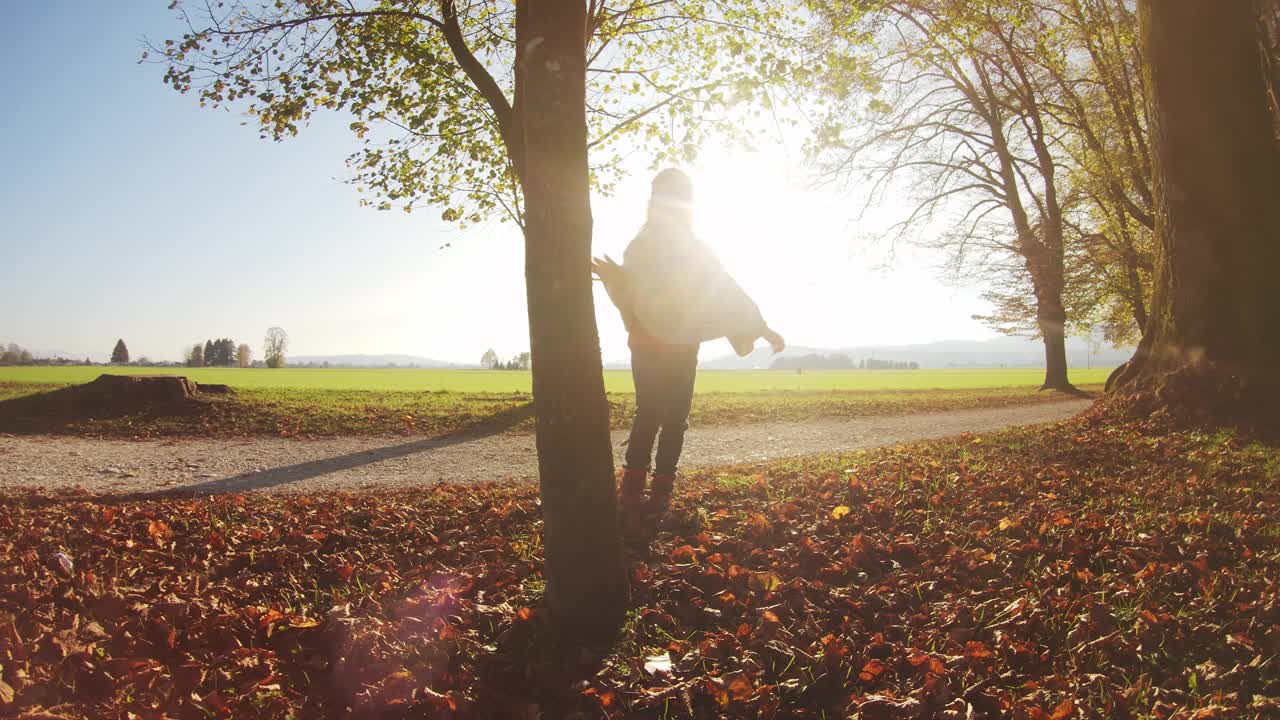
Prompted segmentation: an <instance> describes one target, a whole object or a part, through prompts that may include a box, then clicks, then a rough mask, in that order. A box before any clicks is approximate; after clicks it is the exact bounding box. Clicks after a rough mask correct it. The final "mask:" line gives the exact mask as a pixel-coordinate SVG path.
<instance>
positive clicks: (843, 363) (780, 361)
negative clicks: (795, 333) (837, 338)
mask: <svg viewBox="0 0 1280 720" xmlns="http://www.w3.org/2000/svg"><path fill="white" fill-rule="evenodd" d="M769 367H770V368H771V369H773V370H849V369H852V368H853V360H852V359H850V358H849V356H848V355H845V354H844V353H831V354H830V355H823V354H820V353H809V354H808V355H796V356H791V357H780V358H775V359H774V361H773V363H772V364H770V365H769Z"/></svg>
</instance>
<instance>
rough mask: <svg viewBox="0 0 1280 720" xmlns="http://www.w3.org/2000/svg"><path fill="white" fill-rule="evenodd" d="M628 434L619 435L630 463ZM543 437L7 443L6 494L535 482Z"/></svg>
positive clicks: (708, 442) (976, 427)
mask: <svg viewBox="0 0 1280 720" xmlns="http://www.w3.org/2000/svg"><path fill="white" fill-rule="evenodd" d="M1088 405H1089V401H1087V400H1066V401H1062V402H1054V403H1045V404H1037V405H1027V406H1022V407H1011V408H997V409H988V410H953V411H948V412H939V413H927V414H917V415H888V416H881V417H868V418H860V419H855V420H815V421H813V422H806V423H763V424H752V425H729V426H711V427H705V428H697V427H695V428H693V429H691V430H690V432H689V434H688V436H687V439H686V443H685V450H684V458H683V466H685V467H692V466H699V465H717V464H720V465H722V464H728V463H738V462H752V461H760V460H774V459H778V458H784V457H794V456H799V455H811V454H816V453H826V452H839V451H844V450H853V449H858V448H869V447H877V446H881V445H894V444H897V443H904V442H914V441H919V440H927V439H931V438H940V437H946V436H949V435H957V434H959V433H962V432H983V431H988V430H996V429H999V428H1003V427H1008V426H1011V425H1029V424H1034V423H1045V422H1053V421H1057V420H1062V419H1064V418H1067V417H1070V416H1071V415H1074V414H1076V413H1078V412H1080V411H1081V410H1083V409H1084V408H1086V407H1088ZM625 440H626V434H625V433H624V432H614V433H613V445H614V448H615V451H616V453H617V454H618V457H619V461H621V456H622V451H623V449H624V448H623V445H624V441H625ZM536 474H537V461H536V458H535V454H534V444H533V436H532V435H529V434H503V435H492V436H489V437H463V438H442V439H419V440H409V441H406V440H405V439H403V438H334V439H325V440H286V439H279V438H252V439H243V440H199V439H181V440H157V441H143V442H133V441H127V440H92V439H86V438H76V437H57V436H0V487H9V488H15V487H16V488H22V487H27V488H31V487H47V488H74V487H76V486H81V487H83V488H85V489H86V490H89V491H91V492H96V493H134V492H152V491H160V492H172V491H183V492H196V493H218V492H239V491H245V490H284V491H306V492H315V491H321V490H333V489H358V488H368V487H407V486H413V485H421V484H430V483H434V482H437V481H454V482H462V481H484V480H501V479H513V478H516V479H518V478H530V477H534V476H535V475H536Z"/></svg>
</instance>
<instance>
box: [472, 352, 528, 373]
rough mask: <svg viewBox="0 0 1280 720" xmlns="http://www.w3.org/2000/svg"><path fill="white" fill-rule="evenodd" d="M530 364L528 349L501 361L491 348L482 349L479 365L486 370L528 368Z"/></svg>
mask: <svg viewBox="0 0 1280 720" xmlns="http://www.w3.org/2000/svg"><path fill="white" fill-rule="evenodd" d="M531 364H532V356H531V355H530V354H529V352H528V351H525V352H522V353H520V354H519V355H516V356H514V357H512V358H511V359H510V360H507V361H503V359H502V358H500V357H498V353H497V352H495V351H494V349H493V348H489V349H488V350H485V351H484V354H483V355H481V356H480V366H481V367H483V368H485V369H486V370H528V369H529V367H530V365H531Z"/></svg>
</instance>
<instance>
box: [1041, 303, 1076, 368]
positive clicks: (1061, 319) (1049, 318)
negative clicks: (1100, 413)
mask: <svg viewBox="0 0 1280 720" xmlns="http://www.w3.org/2000/svg"><path fill="white" fill-rule="evenodd" d="M1036 319H1037V321H1038V323H1039V325H1040V335H1041V337H1043V338H1044V384H1043V385H1041V386H1040V389H1041V390H1062V391H1063V392H1074V391H1075V386H1073V385H1072V384H1071V381H1070V380H1068V379H1067V332H1066V322H1067V313H1066V310H1064V309H1063V307H1062V294H1061V293H1057V294H1056V296H1054V297H1043V298H1038V299H1037V300H1036Z"/></svg>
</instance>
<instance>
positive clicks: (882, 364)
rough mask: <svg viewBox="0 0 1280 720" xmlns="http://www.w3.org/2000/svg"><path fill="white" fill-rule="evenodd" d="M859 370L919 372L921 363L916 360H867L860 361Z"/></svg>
mask: <svg viewBox="0 0 1280 720" xmlns="http://www.w3.org/2000/svg"><path fill="white" fill-rule="evenodd" d="M858 369H859V370H919V369H920V363H918V362H916V361H915V360H910V361H907V360H877V359H876V358H867V359H865V360H859V361H858Z"/></svg>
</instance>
